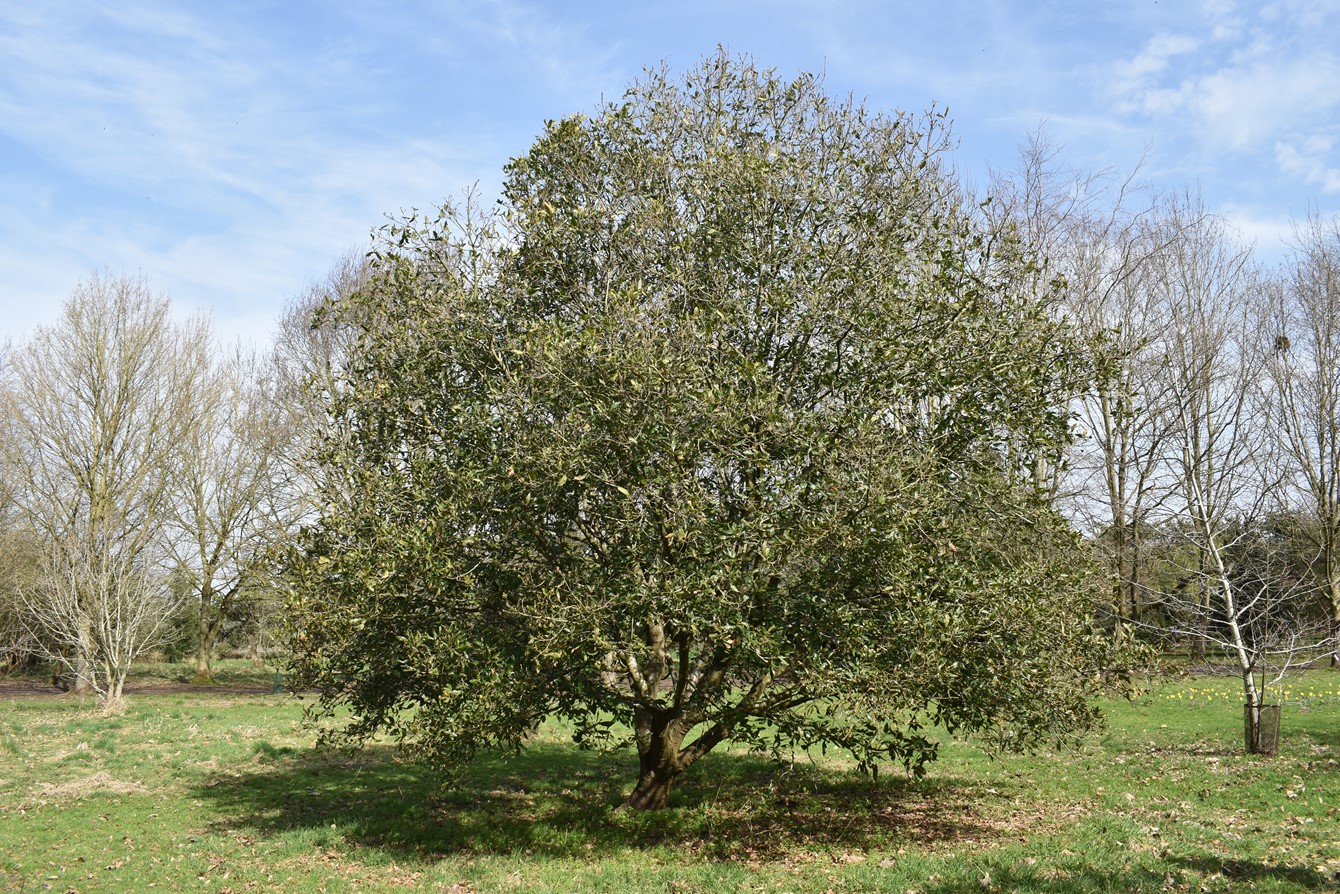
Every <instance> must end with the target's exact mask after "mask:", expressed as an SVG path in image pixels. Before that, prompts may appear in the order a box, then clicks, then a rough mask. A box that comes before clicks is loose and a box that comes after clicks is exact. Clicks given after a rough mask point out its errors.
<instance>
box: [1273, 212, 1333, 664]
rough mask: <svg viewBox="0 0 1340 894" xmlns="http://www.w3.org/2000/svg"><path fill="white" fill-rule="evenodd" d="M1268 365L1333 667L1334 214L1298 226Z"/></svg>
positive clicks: (1276, 312) (1279, 293)
mask: <svg viewBox="0 0 1340 894" xmlns="http://www.w3.org/2000/svg"><path fill="white" fill-rule="evenodd" d="M1276 294H1277V300H1276V302H1275V306H1274V308H1273V310H1274V318H1273V322H1274V323H1275V331H1274V332H1273V333H1271V336H1272V337H1273V340H1274V341H1273V345H1272V346H1271V347H1272V350H1271V352H1270V357H1269V361H1268V364H1267V369H1268V370H1269V373H1270V380H1271V383H1272V385H1273V389H1272V401H1271V404H1272V410H1273V411H1274V412H1273V413H1272V419H1273V421H1274V423H1275V426H1276V428H1277V430H1278V432H1279V437H1280V439H1281V440H1282V441H1283V443H1284V446H1285V448H1286V451H1287V455H1288V457H1289V459H1290V461H1291V465H1292V472H1293V475H1292V476H1290V477H1292V478H1295V479H1296V480H1298V481H1299V483H1300V485H1301V488H1300V489H1301V491H1302V493H1303V494H1304V495H1305V498H1306V500H1307V502H1308V503H1309V504H1310V506H1311V510H1312V512H1313V513H1314V515H1315V519H1316V523H1315V524H1314V525H1311V526H1308V528H1307V530H1308V531H1310V532H1311V533H1312V534H1313V535H1314V536H1315V546H1316V551H1317V561H1316V562H1315V563H1313V565H1312V568H1313V572H1314V575H1315V578H1316V581H1317V583H1318V584H1319V586H1320V589H1321V591H1322V592H1323V593H1324V594H1325V600H1326V604H1327V607H1328V611H1329V615H1330V620H1331V629H1330V638H1331V667H1332V668H1333V669H1334V668H1340V218H1335V219H1332V220H1329V221H1327V220H1322V219H1321V218H1318V217H1313V218H1311V219H1310V220H1308V221H1307V223H1306V224H1305V225H1304V226H1303V227H1302V228H1301V229H1300V231H1299V233H1298V239H1297V244H1296V246H1295V250H1294V253H1293V256H1292V257H1291V258H1290V260H1289V263H1288V265H1287V269H1286V275H1285V279H1284V282H1283V284H1282V287H1281V288H1280V289H1279V290H1278V291H1277V293H1276Z"/></svg>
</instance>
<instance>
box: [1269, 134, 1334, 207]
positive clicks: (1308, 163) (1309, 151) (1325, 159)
mask: <svg viewBox="0 0 1340 894" xmlns="http://www.w3.org/2000/svg"><path fill="white" fill-rule="evenodd" d="M1334 149H1335V138H1334V137H1331V136H1325V135H1321V134H1314V135H1312V136H1308V137H1305V138H1303V139H1301V140H1299V141H1297V142H1285V141H1280V142H1277V143H1276V144H1275V159H1276V161H1278V162H1279V166H1280V168H1281V169H1282V170H1283V171H1285V172H1286V173H1288V174H1292V175H1294V176H1296V177H1301V178H1302V179H1303V180H1304V181H1306V182H1307V183H1315V184H1317V185H1318V186H1320V187H1321V191H1322V192H1323V193H1340V165H1337V164H1335V163H1334V162H1335V152H1334Z"/></svg>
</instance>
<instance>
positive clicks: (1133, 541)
mask: <svg viewBox="0 0 1340 894" xmlns="http://www.w3.org/2000/svg"><path fill="white" fill-rule="evenodd" d="M1059 155H1060V153H1059V150H1058V149H1057V148H1056V147H1055V146H1054V145H1053V144H1052V143H1051V142H1050V141H1049V140H1048V139H1047V137H1046V135H1045V133H1043V132H1038V133H1035V134H1033V135H1032V136H1031V137H1030V139H1029V141H1028V143H1026V144H1025V145H1024V146H1023V147H1022V149H1021V153H1020V163H1019V166H1018V170H1017V171H1016V172H1014V173H1013V174H1011V175H1007V176H997V177H996V180H995V186H994V193H993V202H992V204H991V207H992V208H993V209H994V210H993V214H995V215H996V216H997V217H998V218H999V221H1000V222H1001V223H1005V222H1008V223H1010V224H1011V225H1012V226H1013V227H1015V228H1017V229H1018V230H1020V231H1022V232H1023V233H1024V234H1025V235H1026V237H1027V239H1026V241H1027V242H1028V243H1029V244H1031V245H1036V246H1039V247H1040V249H1041V255H1040V257H1039V258H1038V259H1037V264H1036V268H1035V269H1036V275H1037V276H1038V277H1039V279H1041V280H1044V281H1046V280H1054V279H1058V278H1059V279H1062V280H1063V281H1064V286H1065V287H1064V289H1063V290H1062V291H1061V295H1062V296H1063V297H1064V306H1063V307H1062V308H1061V309H1060V312H1061V313H1062V314H1063V315H1064V316H1065V317H1066V318H1067V319H1068V320H1069V321H1070V322H1071V323H1072V325H1074V326H1075V327H1077V328H1078V330H1079V331H1080V332H1081V333H1082V335H1083V338H1084V342H1085V344H1086V346H1087V348H1088V354H1089V358H1088V359H1089V361H1090V363H1091V365H1092V371H1093V383H1092V387H1091V390H1089V391H1088V392H1087V393H1086V394H1085V395H1083V396H1082V398H1081V399H1080V400H1079V401H1078V404H1077V406H1076V417H1077V419H1078V421H1079V423H1080V425H1081V428H1082V429H1083V437H1082V438H1080V439H1079V440H1077V442H1076V444H1075V447H1074V449H1073V450H1072V452H1071V455H1070V457H1069V465H1068V468H1067V469H1065V470H1064V472H1065V477H1064V481H1062V482H1058V485H1059V486H1058V488H1057V496H1058V497H1059V499H1060V500H1061V501H1062V502H1063V503H1064V504H1065V505H1067V506H1068V507H1070V510H1071V512H1072V513H1073V516H1074V518H1075V521H1076V523H1077V525H1078V526H1079V527H1080V528H1081V529H1082V530H1084V531H1085V532H1086V533H1087V534H1089V535H1090V536H1091V537H1092V538H1093V539H1094V541H1095V543H1096V544H1097V546H1098V548H1099V551H1100V553H1101V554H1102V556H1103V558H1104V559H1105V561H1106V563H1107V566H1108V572H1109V579H1110V581H1111V591H1110V593H1111V595H1110V604H1109V605H1108V606H1105V607H1104V608H1105V613H1106V614H1109V615H1110V617H1111V624H1112V629H1113V633H1114V636H1115V637H1116V638H1117V639H1118V640H1122V639H1125V638H1126V635H1127V630H1128V627H1129V625H1130V624H1131V623H1132V622H1133V621H1138V619H1139V614H1140V611H1139V610H1140V604H1141V597H1140V594H1141V592H1142V590H1141V588H1142V585H1143V578H1144V576H1145V573H1144V565H1145V559H1144V554H1143V542H1142V536H1143V532H1144V531H1145V529H1146V528H1147V524H1148V518H1149V515H1150V513H1151V512H1152V510H1153V509H1154V508H1155V506H1156V505H1157V503H1158V501H1159V494H1160V493H1161V491H1160V489H1159V486H1158V485H1159V481H1158V474H1157V473H1158V469H1159V465H1158V461H1157V460H1158V455H1159V450H1160V443H1161V423H1160V419H1161V416H1160V413H1159V407H1160V405H1161V403H1162V402H1163V400H1164V396H1163V394H1162V391H1163V389H1164V384H1163V382H1162V380H1161V379H1160V378H1159V377H1158V376H1155V375H1153V374H1152V373H1153V371H1154V362H1153V358H1154V357H1156V356H1157V355H1158V351H1159V348H1158V344H1157V341H1158V339H1159V336H1160V334H1161V333H1162V330H1163V320H1162V317H1161V311H1160V309H1159V307H1158V304H1157V302H1156V300H1155V298H1154V293H1153V290H1152V289H1151V276H1152V269H1153V268H1152V260H1153V258H1154V256H1155V255H1156V254H1157V253H1158V252H1159V251H1160V250H1161V248H1162V242H1163V238H1164V237H1163V232H1164V231H1163V230H1161V229H1159V228H1157V227H1154V226H1152V225H1151V221H1152V219H1153V218H1154V217H1156V208H1155V201H1154V200H1153V199H1152V198H1151V197H1150V196H1149V195H1148V194H1147V191H1146V190H1144V189H1143V188H1141V187H1140V186H1139V184H1138V183H1137V182H1136V180H1135V176H1136V173H1137V172H1138V169H1137V172H1132V173H1131V174H1129V175H1119V174H1117V173H1116V172H1114V171H1110V170H1109V171H1098V172H1089V171H1083V170H1077V169H1073V168H1069V167H1066V166H1064V165H1063V164H1062V163H1061V162H1060V160H1059Z"/></svg>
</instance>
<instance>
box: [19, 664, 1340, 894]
mask: <svg viewBox="0 0 1340 894" xmlns="http://www.w3.org/2000/svg"><path fill="white" fill-rule="evenodd" d="M1292 684H1293V685H1294V686H1295V687H1296V689H1295V690H1294V691H1295V696H1296V697H1295V698H1294V700H1293V701H1286V703H1285V705H1286V707H1285V716H1284V730H1283V737H1282V750H1281V754H1280V755H1279V756H1278V757H1276V758H1273V759H1265V758H1257V757H1249V756H1247V755H1244V754H1242V753H1241V742H1240V739H1241V735H1242V731H1241V730H1242V721H1241V706H1240V699H1238V700H1236V701H1235V698H1236V696H1235V695H1233V692H1232V689H1231V687H1232V685H1233V683H1232V681H1231V680H1227V679H1221V678H1204V679H1199V680H1196V679H1188V680H1184V681H1179V682H1177V683H1173V684H1167V685H1164V686H1161V687H1159V688H1156V689H1154V690H1152V691H1151V692H1149V693H1147V694H1146V695H1144V696H1142V697H1141V698H1139V699H1137V700H1136V701H1134V702H1131V703H1125V702H1121V703H1116V704H1112V705H1109V706H1108V712H1109V728H1108V729H1107V730H1106V731H1104V732H1102V733H1099V734H1096V735H1095V736H1094V737H1092V739H1091V740H1089V741H1088V742H1086V743H1085V744H1084V745H1083V746H1082V747H1080V748H1079V749H1076V750H1073V751H1063V752H1060V753H1046V754H1041V755H1035V756H1018V757H1014V756H1012V757H1006V758H1001V759H996V760H992V759H990V758H988V757H986V756H985V755H983V754H982V753H981V752H980V751H978V750H976V749H975V748H972V747H971V746H963V745H959V744H947V745H946V747H945V749H944V751H943V757H942V759H941V761H940V762H939V763H937V764H936V765H935V766H934V767H933V768H932V770H931V775H930V776H929V778H927V779H925V780H920V781H914V780H909V779H907V778H905V777H903V776H902V775H901V774H896V773H895V774H886V775H882V776H881V777H880V779H879V780H878V781H872V780H870V779H867V778H864V777H861V776H859V775H856V774H855V773H853V772H852V771H851V769H850V767H849V766H848V765H846V764H844V763H843V762H842V761H840V760H836V759H821V758H817V757H815V758H812V759H811V758H809V757H805V758H802V759H801V760H798V761H797V762H795V763H793V764H787V765H782V766H778V765H776V764H773V763H770V762H768V761H766V760H762V759H760V758H758V757H755V756H751V755H749V754H745V753H741V752H726V753H721V754H713V755H711V756H709V757H708V758H707V759H706V760H704V761H703V762H702V763H700V764H699V765H698V766H697V767H695V768H694V769H693V770H692V771H691V772H690V774H689V775H688V776H687V777H686V778H685V779H684V780H683V781H682V782H681V783H680V785H679V786H678V788H677V789H676V791H675V794H674V796H673V801H674V803H675V805H676V808H675V809H674V810H671V811H668V812H666V813H663V814H651V815H648V814H636V813H630V812H627V811H620V810H615V809H613V808H614V807H615V805H617V804H618V803H619V801H620V799H621V798H622V796H623V795H624V794H625V793H626V791H627V788H628V787H629V786H630V784H631V781H632V779H631V772H632V767H633V766H634V765H635V763H636V761H635V760H634V759H633V757H632V755H630V754H629V753H627V752H624V753H616V754H612V755H611V754H600V753H591V752H582V751H578V750H577V749H575V748H573V747H572V746H571V745H570V744H568V743H566V742H565V741H564V740H563V737H562V736H561V734H560V730H559V729H558V728H557V727H556V726H547V727H545V728H544V729H542V730H541V733H540V735H539V736H538V737H537V739H536V741H535V742H534V744H533V746H532V747H531V748H530V749H529V750H528V751H527V752H526V753H524V754H522V755H520V756H518V757H515V758H511V759H504V758H492V759H488V760H483V761H480V762H479V763H477V764H475V765H474V766H472V767H470V768H469V769H468V771H467V772H466V773H465V774H464V775H462V776H461V777H459V778H458V779H456V780H455V781H454V782H452V783H451V784H448V785H445V786H443V785H439V780H438V779H437V778H436V777H435V776H434V775H433V774H432V773H431V772H430V771H428V770H426V769H424V768H422V767H418V766H415V765H411V764H406V763H403V762H401V761H398V760H397V759H396V757H395V754H394V752H393V750H392V749H391V748H389V747H388V746H379V747H377V748H374V749H372V750H370V751H368V752H366V753H360V754H330V753H316V752H314V751H312V749H311V747H310V746H311V734H310V733H309V732H308V731H307V730H305V729H304V728H302V726H301V724H300V722H299V721H300V705H298V704H297V703H295V702H294V701H291V700H289V699H287V698H285V697H282V696H269V695H259V696H230V695H222V694H209V695H205V696H198V695H194V694H179V693H172V694H155V695H142V696H139V697H136V698H135V699H133V701H132V703H131V708H130V710H129V712H128V713H127V714H126V715H124V716H122V717H119V718H103V717H100V716H98V715H97V714H96V713H93V711H92V709H91V706H90V705H88V704H84V705H81V704H80V702H79V701H78V700H75V699H72V698H69V697H65V698H61V699H56V700H45V701H39V700H33V701H29V702H0V890H12V891H20V890H21V891H43V890H51V891H62V892H64V891H71V890H73V891H79V892H81V894H91V892H98V891H136V892H143V891H148V890H174V891H210V892H244V891H284V892H306V891H331V892H339V891H392V890H406V889H410V890H432V891H454V892H457V894H462V892H468V891H474V892H484V891H554V892H558V891H582V892H585V891H610V892H616V891H617V892H625V891H657V892H670V894H687V892H716V891H730V892H747V891H778V892H780V891H793V892H824V891H894V892H900V894H901V892H906V891H909V890H915V891H918V892H921V894H949V892H984V891H985V892H993V891H999V892H1007V891H1025V892H1062V894H1080V892H1099V891H1148V892H1161V891H1170V892H1175V891H1186V892H1201V891H1211V892H1213V891H1251V890H1255V891H1263V892H1272V891H1273V892H1295V891H1332V892H1333V891H1336V890H1338V889H1340V875H1337V873H1340V811H1337V808H1338V807H1340V675H1337V674H1332V673H1329V672H1324V671H1318V672H1313V673H1310V674H1308V675H1305V676H1303V677H1299V678H1296V679H1295V680H1293V681H1292ZM151 885H152V886H153V887H150V886H151Z"/></svg>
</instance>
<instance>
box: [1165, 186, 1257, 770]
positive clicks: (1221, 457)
mask: <svg viewBox="0 0 1340 894" xmlns="http://www.w3.org/2000/svg"><path fill="white" fill-rule="evenodd" d="M1162 223H1163V226H1165V227H1166V228H1167V229H1168V232H1169V238H1168V241H1167V248H1166V250H1164V251H1163V252H1161V253H1160V254H1159V256H1158V259H1159V265H1158V271H1157V277H1156V282H1157V288H1158V289H1159V299H1160V302H1161V304H1162V306H1163V309H1164V313H1165V315H1166V318H1167V321H1168V326H1167V333H1166V336H1165V338H1164V339H1163V342H1162V344H1163V348H1164V356H1163V358H1162V375H1163V377H1164V380H1165V385H1166V393H1167V394H1168V395H1169V400H1168V402H1167V403H1166V405H1165V413H1166V422H1165V430H1166V432H1167V435H1166V438H1165V441H1164V443H1165V445H1166V448H1167V452H1166V454H1165V462H1166V465H1167V468H1168V470H1169V473H1170V475H1171V479H1172V483H1173V493H1174V495H1175V497H1174V499H1172V500H1170V501H1169V502H1168V503H1167V504H1166V505H1165V511H1166V513H1167V514H1168V518H1167V520H1166V521H1165V525H1166V527H1167V528H1168V530H1170V531H1175V532H1177V533H1179V534H1180V535H1181V536H1182V537H1183V538H1184V540H1185V543H1186V544H1187V546H1188V547H1189V549H1188V551H1187V553H1186V555H1187V561H1186V562H1185V563H1184V566H1183V568H1182V569H1181V571H1182V579H1183V581H1184V586H1183V587H1181V588H1178V589H1175V590H1172V591H1169V592H1167V593H1165V594H1164V601H1165V607H1166V608H1167V610H1168V613H1169V615H1170V617H1172V618H1173V619H1174V620H1180V621H1181V622H1182V623H1180V624H1178V625H1177V626H1176V627H1175V630H1176V631H1177V632H1179V633H1180V634H1182V635H1184V636H1188V637H1191V638H1192V639H1193V640H1195V641H1199V642H1201V643H1213V644H1215V645H1217V646H1219V647H1220V648H1222V649H1224V650H1225V651H1226V652H1227V653H1228V654H1229V655H1230V656H1232V658H1233V660H1234V663H1235V665H1236V668H1237V671H1238V673H1239V676H1240V677H1241V679H1242V685H1243V693H1244V697H1245V701H1246V705H1247V716H1248V747H1249V748H1251V749H1253V750H1255V748H1256V747H1257V745H1258V743H1259V736H1258V732H1259V721H1260V710H1261V705H1262V703H1263V699H1262V696H1263V693H1262V691H1261V687H1262V682H1263V678H1261V677H1260V676H1259V672H1260V671H1261V667H1262V662H1263V660H1265V659H1266V658H1267V657H1269V652H1268V650H1267V649H1266V648H1265V647H1264V646H1263V644H1264V643H1265V640H1264V639H1263V637H1262V636H1261V635H1259V634H1260V631H1261V630H1262V629H1263V628H1262V626H1261V625H1262V623H1263V622H1262V619H1263V618H1269V617H1279V616H1280V612H1279V611H1278V606H1276V607H1275V608H1274V609H1271V610H1269V611H1267V609H1270V608H1271V602H1272V601H1273V600H1272V597H1273V595H1275V594H1276V593H1278V592H1279V591H1280V590H1279V588H1277V587H1274V586H1273V585H1267V584H1265V583H1262V581H1268V577H1267V576H1265V575H1262V574H1256V575H1245V574H1243V573H1241V570H1240V568H1239V563H1238V561H1236V559H1235V556H1237V555H1242V554H1244V549H1243V546H1244V543H1245V539H1246V538H1249V537H1250V536H1251V534H1252V533H1253V532H1254V531H1256V530H1258V528H1259V525H1260V523H1261V522H1262V521H1263V520H1264V519H1265V518H1266V517H1267V515H1268V514H1269V513H1270V511H1271V510H1272V509H1273V508H1274V507H1275V504H1274V502H1273V500H1274V498H1275V495H1276V494H1277V493H1278V490H1279V484H1280V476H1279V474H1278V463H1277V455H1276V453H1275V449H1274V448H1275V444H1276V442H1275V439H1274V437H1273V436H1272V434H1271V433H1270V432H1269V431H1268V430H1266V427H1265V425H1264V423H1265V421H1266V420H1265V417H1264V415H1263V414H1262V413H1261V403H1260V393H1259V384H1260V382H1261V380H1262V373H1263V365H1264V358H1265V351H1264V350H1263V349H1262V348H1263V345H1262V343H1261V325H1260V324H1261V313H1260V310H1261V307H1262V305H1263V300H1262V299H1263V292H1264V290H1265V288H1266V283H1265V281H1264V278H1263V277H1262V276H1261V275H1260V273H1259V271H1258V270H1257V269H1256V268H1255V267H1254V266H1253V265H1252V261H1251V250H1250V248H1249V247H1247V246H1244V245H1242V244H1240V243H1239V242H1237V241H1236V240H1235V239H1234V237H1233V236H1232V234H1230V233H1229V232H1228V231H1227V228H1226V225H1225V224H1224V223H1223V221H1222V220H1220V219H1219V218H1217V217H1214V216H1213V215H1210V214H1208V213H1206V212H1205V210H1204V208H1203V207H1202V206H1201V204H1200V201H1199V199H1198V198H1196V197H1187V198H1185V199H1182V200H1180V201H1176V202H1174V203H1172V204H1170V205H1168V206H1167V208H1166V210H1165V217H1164V219H1163V221H1162ZM1254 630H1255V631H1257V633H1255V634H1254V633H1253V631H1254ZM1272 639H1277V638H1275V637H1272ZM1267 682H1268V681H1267Z"/></svg>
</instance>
